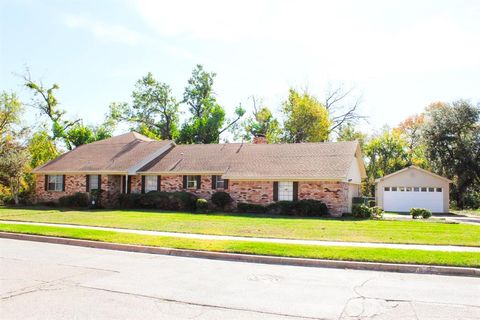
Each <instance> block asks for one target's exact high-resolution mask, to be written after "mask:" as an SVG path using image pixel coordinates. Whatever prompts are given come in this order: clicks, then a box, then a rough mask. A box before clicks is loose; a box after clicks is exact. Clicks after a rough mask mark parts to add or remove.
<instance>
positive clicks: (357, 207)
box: [352, 204, 371, 219]
mask: <svg viewBox="0 0 480 320" xmlns="http://www.w3.org/2000/svg"><path fill="white" fill-rule="evenodd" d="M370 215H371V211H370V207H368V206H367V205H364V204H354V205H352V216H354V217H355V218H360V219H367V218H370Z"/></svg>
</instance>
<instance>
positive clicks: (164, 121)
mask: <svg viewBox="0 0 480 320" xmlns="http://www.w3.org/2000/svg"><path fill="white" fill-rule="evenodd" d="M132 98H133V101H132V105H131V106H129V105H128V104H126V103H120V104H118V103H113V104H111V105H110V116H111V117H112V119H115V120H119V121H125V122H127V123H130V124H132V125H133V127H132V129H134V130H136V131H138V132H140V133H141V134H144V135H146V136H148V137H151V138H155V139H161V140H162V139H168V140H173V139H175V138H176V137H177V136H178V120H179V119H178V115H179V112H178V106H179V103H178V102H177V100H176V99H175V97H174V96H173V94H172V89H171V88H170V86H169V85H168V84H166V83H162V82H160V81H157V80H156V79H155V78H154V77H153V74H152V73H151V72H149V73H148V74H147V75H146V76H145V77H143V78H141V79H140V80H138V81H137V83H136V85H135V89H134V90H133V93H132Z"/></svg>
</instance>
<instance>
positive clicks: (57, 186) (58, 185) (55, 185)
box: [48, 175, 63, 191]
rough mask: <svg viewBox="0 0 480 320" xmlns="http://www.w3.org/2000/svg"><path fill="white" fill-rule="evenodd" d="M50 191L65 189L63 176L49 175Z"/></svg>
mask: <svg viewBox="0 0 480 320" xmlns="http://www.w3.org/2000/svg"><path fill="white" fill-rule="evenodd" d="M48 190H49V191H63V176H61V175H57V176H48Z"/></svg>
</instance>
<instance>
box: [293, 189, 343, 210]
mask: <svg viewBox="0 0 480 320" xmlns="http://www.w3.org/2000/svg"><path fill="white" fill-rule="evenodd" d="M298 199H299V200H302V199H314V200H321V201H323V202H324V203H325V204H326V205H327V207H328V209H329V211H330V214H332V215H340V214H342V213H344V212H347V210H348V184H347V183H344V182H299V183H298Z"/></svg>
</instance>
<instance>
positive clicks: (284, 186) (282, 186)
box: [278, 181, 293, 201]
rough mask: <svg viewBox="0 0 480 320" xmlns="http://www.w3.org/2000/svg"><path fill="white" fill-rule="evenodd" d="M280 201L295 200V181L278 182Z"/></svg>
mask: <svg viewBox="0 0 480 320" xmlns="http://www.w3.org/2000/svg"><path fill="white" fill-rule="evenodd" d="M278 201H293V182H292V181H279V182H278Z"/></svg>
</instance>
